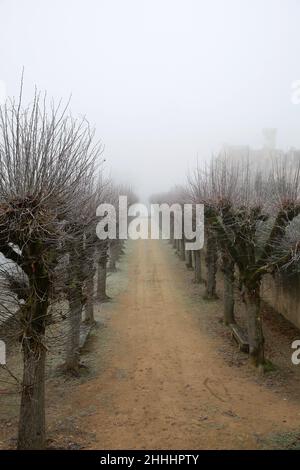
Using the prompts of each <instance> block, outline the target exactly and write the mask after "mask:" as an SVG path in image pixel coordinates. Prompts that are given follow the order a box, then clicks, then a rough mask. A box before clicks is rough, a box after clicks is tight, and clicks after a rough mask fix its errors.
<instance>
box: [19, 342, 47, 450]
mask: <svg viewBox="0 0 300 470" xmlns="http://www.w3.org/2000/svg"><path fill="white" fill-rule="evenodd" d="M24 342H25V344H23V364H24V368H23V383H22V394H21V407H20V418H19V432H18V449H20V450H26V449H44V447H45V360H46V349H45V347H44V346H43V345H42V344H38V343H35V342H34V341H30V342H29V341H26V340H24ZM29 343H31V344H29ZM33 348H34V349H33Z"/></svg>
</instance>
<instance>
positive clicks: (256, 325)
mask: <svg viewBox="0 0 300 470" xmlns="http://www.w3.org/2000/svg"><path fill="white" fill-rule="evenodd" d="M245 302H246V311H247V323H248V338H249V353H250V359H251V362H252V364H253V365H254V366H256V367H259V366H262V365H263V364H264V362H265V357H264V335H263V329H262V318H261V301H260V284H259V285H256V286H255V287H252V286H251V287H247V286H246V288H245Z"/></svg>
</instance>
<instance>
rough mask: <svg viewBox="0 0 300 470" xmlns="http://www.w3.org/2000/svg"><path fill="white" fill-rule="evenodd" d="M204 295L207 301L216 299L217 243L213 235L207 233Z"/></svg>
mask: <svg viewBox="0 0 300 470" xmlns="http://www.w3.org/2000/svg"><path fill="white" fill-rule="evenodd" d="M205 262H206V269H207V280H206V294H205V297H206V298H207V299H216V298H217V293H216V285H217V283H216V274H217V243H216V239H215V237H214V235H212V234H211V233H208V236H207V244H206V257H205Z"/></svg>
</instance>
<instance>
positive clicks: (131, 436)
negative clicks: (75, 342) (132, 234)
mask: <svg viewBox="0 0 300 470" xmlns="http://www.w3.org/2000/svg"><path fill="white" fill-rule="evenodd" d="M131 250H132V253H131V256H130V257H128V267H127V268H128V273H127V274H128V285H127V288H126V289H125V291H124V292H123V293H121V294H120V295H119V296H118V298H117V300H116V301H115V302H114V303H112V304H110V305H109V307H108V311H107V315H108V317H109V318H110V320H109V322H108V325H107V327H106V329H105V333H104V337H103V334H102V333H101V332H99V333H98V334H97V335H96V337H95V338H94V339H93V350H94V351H95V352H96V354H97V356H96V360H98V361H101V373H99V374H98V376H97V377H96V378H94V379H92V380H89V381H87V382H86V383H83V384H81V385H80V386H79V388H78V390H77V391H76V392H75V393H74V394H73V396H72V398H71V402H70V407H71V408H73V409H74V408H77V409H81V410H84V409H86V410H87V412H86V413H85V415H84V413H82V414H83V416H82V417H81V418H80V426H81V428H82V429H88V430H90V431H92V432H93V433H94V440H93V442H92V443H91V444H90V448H95V449H97V448H100V449H109V448H112V449H121V448H130V449H134V448H145V449H146V448H148V449H156V448H158V449H162V448H165V449H172V448H173V449H176V448H180V449H193V448H194V449H204V448H208V449H222V448H241V449H243V448H257V447H260V445H261V442H262V440H261V439H262V438H263V437H264V436H265V435H268V434H270V433H276V432H285V431H289V430H291V429H296V428H297V426H298V425H299V418H300V406H299V405H298V404H297V403H295V402H292V401H290V400H287V399H285V398H284V397H283V396H280V394H278V393H275V392H274V391H269V390H267V389H266V388H265V387H264V386H262V385H259V384H257V383H255V381H253V380H251V379H249V377H247V376H246V375H245V374H243V373H242V372H241V371H240V370H239V369H238V368H236V367H230V366H229V365H228V364H227V363H226V362H224V360H223V359H222V356H221V355H220V353H219V352H218V351H217V347H218V345H220V341H222V339H219V338H214V337H213V336H210V335H207V334H206V333H205V328H204V323H203V328H202V327H201V322H202V320H201V318H202V317H201V315H202V314H203V322H204V317H205V318H206V320H205V321H207V318H209V317H208V316H207V311H205V309H210V308H211V307H210V306H209V304H207V303H205V301H203V300H202V299H201V298H200V296H199V299H197V301H196V300H193V299H189V298H188V297H187V295H186V292H185V287H184V286H185V282H186V277H184V276H185V274H184V273H183V269H185V268H184V266H183V263H182V262H180V261H179V260H178V259H177V258H176V257H175V256H174V254H173V252H172V249H171V247H170V245H168V244H167V243H164V242H161V241H150V240H149V241H148V240H147V241H137V242H132V247H131ZM204 314H206V316H205V315H204ZM214 321H215V320H214ZM103 338H104V339H103ZM88 410H90V412H88Z"/></svg>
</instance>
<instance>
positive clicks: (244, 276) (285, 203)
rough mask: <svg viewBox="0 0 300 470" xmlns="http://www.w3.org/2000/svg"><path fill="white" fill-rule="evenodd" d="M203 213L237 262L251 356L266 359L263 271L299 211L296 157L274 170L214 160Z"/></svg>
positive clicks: (274, 266)
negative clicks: (263, 321) (262, 306)
mask: <svg viewBox="0 0 300 470" xmlns="http://www.w3.org/2000/svg"><path fill="white" fill-rule="evenodd" d="M209 181H210V197H208V199H207V202H206V204H207V213H208V217H209V218H210V225H211V227H212V228H213V230H214V231H215V233H216V235H217V237H218V241H219V244H220V246H221V248H222V250H223V252H224V253H225V254H226V256H229V257H230V258H231V260H232V262H234V263H235V264H236V266H237V267H238V270H239V277H240V282H241V285H242V295H243V300H244V302H245V305H246V312H247V322H248V336H249V345H250V357H251V360H252V362H253V364H254V365H255V366H261V365H263V364H264V361H265V358H264V335H263V329H262V315H261V301H260V287H261V280H262V277H263V275H264V274H266V273H268V272H272V271H274V270H275V269H278V267H279V266H280V260H279V259H278V258H277V260H276V261H275V260H274V259H273V258H272V252H273V249H274V245H278V244H280V242H281V240H282V239H283V238H284V236H285V234H286V231H287V229H288V227H289V226H290V224H291V222H292V221H293V219H294V218H295V217H297V215H298V214H299V213H300V203H299V181H300V180H299V161H298V162H294V161H293V162H292V163H291V161H289V159H288V157H285V158H282V160H281V162H280V163H278V162H275V163H274V167H273V169H272V170H270V169H267V170H264V169H258V168H255V167H254V168H253V167H252V168H251V167H250V165H249V162H241V163H239V164H237V163H236V164H235V163H233V162H231V161H230V160H227V159H222V158H221V159H217V160H214V161H212V163H211V170H210V174H209Z"/></svg>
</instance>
